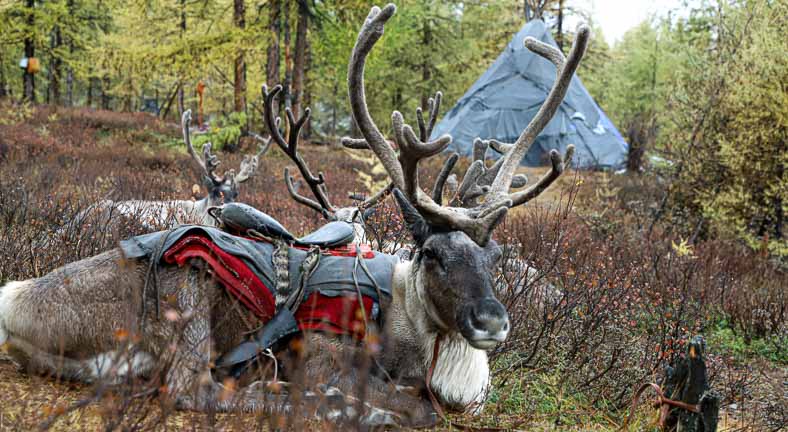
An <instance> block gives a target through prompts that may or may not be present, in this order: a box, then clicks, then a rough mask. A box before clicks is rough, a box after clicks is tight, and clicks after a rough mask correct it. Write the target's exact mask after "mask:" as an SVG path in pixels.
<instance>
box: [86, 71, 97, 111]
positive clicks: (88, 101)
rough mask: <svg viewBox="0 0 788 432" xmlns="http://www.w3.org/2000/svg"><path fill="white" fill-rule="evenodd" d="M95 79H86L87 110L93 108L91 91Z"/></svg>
mask: <svg viewBox="0 0 788 432" xmlns="http://www.w3.org/2000/svg"><path fill="white" fill-rule="evenodd" d="M95 84H96V78H93V77H90V78H89V79H88V100H87V106H88V108H93V89H94V88H95Z"/></svg>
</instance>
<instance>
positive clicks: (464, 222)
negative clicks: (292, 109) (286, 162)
mask: <svg viewBox="0 0 788 432" xmlns="http://www.w3.org/2000/svg"><path fill="white" fill-rule="evenodd" d="M395 10H396V7H395V6H394V5H391V4H390V5H388V6H386V7H385V8H383V9H382V10H381V9H379V8H377V7H374V8H372V10H371V12H370V13H369V15H368V17H367V19H366V21H365V23H364V25H363V27H362V28H361V30H360V33H359V35H358V39H357V41H356V44H355V46H354V48H353V54H352V57H351V60H350V64H349V71H348V87H349V95H350V101H351V108H352V113H353V116H354V118H355V120H356V122H357V124H358V125H359V128H360V130H361V132H362V134H363V136H364V138H365V140H366V142H367V144H368V146H369V148H370V149H372V151H374V153H375V155H376V156H377V157H378V158H379V159H380V161H381V162H382V164H383V165H384V167H385V168H386V171H387V173H388V175H389V177H390V178H391V181H392V183H393V185H394V189H393V195H394V197H395V198H396V201H397V203H398V205H399V207H400V210H401V212H402V216H403V219H404V221H405V223H406V225H407V227H408V229H409V231H410V233H411V234H412V237H413V239H414V242H415V245H416V251H415V256H414V257H413V259H412V260H410V261H406V262H399V261H398V260H396V259H392V258H393V257H386V256H385V255H383V254H377V255H375V256H377V257H380V258H381V259H382V260H383V261H386V262H388V263H389V266H388V267H385V268H383V270H381V271H382V272H383V273H385V274H389V275H390V276H389V279H388V280H385V281H383V280H381V282H382V284H387V285H388V286H390V292H391V295H390V297H388V296H381V297H379V300H380V307H381V309H382V310H383V312H384V313H381V316H382V318H381V321H380V324H381V331H382V334H381V336H380V337H381V339H380V340H379V341H378V342H376V339H375V338H374V337H373V336H374V333H373V332H372V331H370V332H365V333H364V337H363V339H362V340H361V341H360V342H361V343H351V342H348V341H343V340H340V339H337V338H334V337H332V336H330V335H328V334H324V333H321V332H308V331H307V332H303V333H302V334H300V335H299V336H295V339H294V341H300V342H299V343H290V344H287V345H285V346H279V347H274V348H275V351H276V352H275V353H272V354H275V355H276V357H278V358H279V359H280V362H285V363H287V364H288V365H290V364H291V363H288V360H287V359H291V358H296V359H298V358H300V359H301V360H302V361H299V362H292V367H290V366H287V367H285V368H284V371H286V372H287V375H286V377H287V378H288V379H293V380H295V381H297V382H302V383H306V384H307V387H309V386H310V385H314V384H316V383H325V384H329V385H330V386H331V387H330V388H328V389H326V387H322V388H323V389H324V391H323V396H324V397H325V398H324V399H331V397H332V396H335V395H337V394H345V395H349V396H348V398H347V399H345V400H346V401H350V402H348V403H346V404H345V405H343V407H342V409H341V410H340V411H341V412H340V415H341V416H343V417H344V418H350V419H352V420H355V421H361V422H364V423H366V424H405V425H425V424H430V423H433V422H434V421H435V412H436V411H439V409H440V406H444V407H450V408H454V409H460V410H468V411H470V412H479V411H480V410H481V408H482V406H483V403H484V400H485V397H486V394H487V390H488V386H489V384H490V371H489V365H488V359H487V353H486V352H485V350H487V349H491V348H492V347H494V346H495V345H496V344H498V343H500V342H502V341H504V340H505V339H506V337H507V335H508V333H509V318H508V315H507V311H506V309H505V308H504V306H503V305H502V304H501V303H500V302H499V301H498V300H497V299H496V298H495V295H494V291H493V285H494V282H493V271H494V269H495V267H496V265H497V262H498V260H499V259H500V256H501V251H500V248H499V247H498V245H497V244H496V243H495V241H494V240H492V234H493V231H494V230H495V228H496V226H498V225H499V224H500V223H501V221H502V220H503V219H504V217H505V216H506V214H507V212H508V210H509V209H510V208H512V207H515V206H519V205H523V204H525V203H526V202H528V201H529V200H530V199H532V198H534V197H535V196H536V195H538V193H539V192H541V191H542V190H544V189H545V188H546V187H548V186H549V185H550V184H551V183H552V182H553V181H555V180H556V178H558V176H559V175H560V174H561V173H562V172H563V170H564V167H565V162H566V161H565V160H564V159H562V158H561V156H560V155H559V154H558V153H557V152H555V151H554V152H552V153H551V155H550V156H551V161H552V165H553V166H552V169H551V170H550V172H549V173H548V174H547V175H545V176H544V177H543V178H541V179H540V180H539V181H538V182H537V183H536V185H534V186H532V187H531V188H529V189H526V190H524V191H519V192H515V193H511V192H510V187H511V185H512V183H513V181H514V178H515V169H516V168H517V166H518V165H519V162H520V160H521V159H522V158H523V156H524V155H525V154H526V152H527V151H528V148H529V146H530V145H531V144H532V143H533V141H534V140H535V138H536V136H537V135H538V134H539V132H540V131H541V130H542V129H543V128H544V127H545V126H546V125H547V123H548V122H549V120H550V118H551V117H552V116H553V115H554V114H555V111H556V110H557V109H558V107H559V105H560V103H561V100H562V99H563V97H564V95H565V93H566V91H567V88H568V86H569V83H570V80H571V78H572V75H573V73H574V71H575V69H576V68H577V66H578V64H579V62H580V58H581V57H582V54H583V52H584V50H585V47H586V44H587V41H588V35H589V31H588V29H587V28H586V27H581V28H580V29H579V31H578V34H577V38H576V40H575V43H574V45H573V47H572V50H571V52H570V55H569V57H568V59H566V60H565V59H564V56H563V54H562V53H561V52H560V51H558V50H557V49H555V48H552V47H550V46H547V45H545V44H542V43H541V42H538V41H536V40H533V39H526V46H527V47H528V48H529V49H531V50H533V51H535V52H537V53H539V54H540V55H542V56H544V57H546V58H548V59H549V60H550V61H552V62H553V63H554V64H555V65H556V67H557V69H558V76H557V79H556V82H555V84H554V87H553V89H552V91H551V92H550V95H549V97H548V98H547V100H546V101H545V103H544V105H543V106H542V108H541V109H540V111H539V113H538V114H537V115H536V117H535V118H534V119H533V120H532V121H531V123H529V125H528V126H527V128H526V129H525V130H524V131H523V133H522V135H521V136H520V138H519V139H518V140H517V142H515V143H514V144H513V146H512V147H511V148H509V149H508V150H507V152H506V154H505V155H504V157H503V158H502V161H501V162H500V164H497V165H496V166H498V168H496V169H497V172H496V174H495V175H494V176H492V177H493V178H492V180H491V181H490V182H489V189H488V190H486V193H484V194H482V195H479V196H477V198H483V202H481V203H479V204H478V205H470V204H467V203H465V204H464V205H463V206H457V207H450V206H444V205H442V203H441V200H440V199H437V200H436V199H433V198H431V197H430V196H428V195H427V194H426V193H425V192H424V191H422V189H421V188H420V186H419V177H418V164H419V162H420V161H421V160H422V159H425V158H429V157H432V156H434V155H436V154H438V153H440V152H441V151H443V150H444V149H445V148H446V147H447V146H448V145H449V143H450V141H451V138H450V137H448V136H443V137H440V138H439V139H437V140H435V141H429V142H425V141H424V140H421V139H419V137H417V136H416V134H415V133H414V132H413V129H412V128H411V127H410V126H408V125H405V124H404V122H403V119H402V115H401V114H400V113H399V112H396V111H395V112H394V113H393V115H392V123H393V136H394V141H395V142H396V144H397V146H398V147H399V150H400V152H399V154H397V153H396V152H395V150H394V148H393V147H392V146H391V145H390V144H389V143H388V142H387V141H386V139H385V138H384V137H383V135H382V134H381V132H380V131H379V129H378V127H377V126H376V125H375V123H374V122H373V120H372V118H371V117H370V114H369V110H368V108H367V105H366V97H365V91H364V80H363V72H364V64H365V60H366V57H367V55H368V54H369V52H370V51H371V49H372V47H373V46H374V44H375V43H376V42H377V41H378V40H379V39H380V37H381V36H382V35H383V30H384V25H385V23H386V22H387V21H388V20H389V19H390V18H391V17H392V16H393V14H394V13H395ZM291 120H292V118H291ZM291 145H292V142H291ZM567 156H569V154H568V155H567ZM567 159H568V158H567ZM468 175H470V174H469V173H467V172H466V177H467V176H468ZM463 182H465V180H463ZM477 186H478V183H477ZM230 206H232V204H231V205H230ZM200 229H201V230H213V229H211V228H200ZM210 232H212V233H213V234H212V235H215V236H217V237H220V236H222V237H223V236H229V235H228V234H222V233H221V232H219V231H218V230H214V231H210ZM254 232H257V231H254ZM171 233H172V232H164V233H157V234H155V235H156V236H158V237H155V238H157V239H158V238H161V239H162V242H164V241H165V240H167V236H168V235H170V234H171ZM248 233H251V234H254V233H252V231H249V232H248ZM223 238H224V237H223ZM226 238H228V241H230V242H232V243H234V244H240V243H243V244H246V245H249V246H250V247H256V248H264V247H265V248H270V246H261V243H260V242H254V241H253V240H248V239H246V238H240V237H226ZM175 240H177V239H175ZM175 240H174V241H175ZM298 244H299V243H298V241H297V240H296V241H293V243H291V246H290V250H289V253H290V254H295V253H296V251H295V250H294V249H293V246H297V245H298ZM300 244H301V245H302V246H303V244H304V242H301V243H300ZM160 247H161V246H160ZM123 250H127V249H123ZM123 250H121V249H115V250H112V251H109V252H106V253H103V254H101V255H97V256H95V257H92V258H89V259H85V260H82V261H79V262H75V263H72V264H69V265H66V266H64V267H61V268H59V269H57V270H55V271H53V272H52V273H50V274H48V275H46V276H44V277H42V278H38V279H31V280H26V281H20V282H11V283H9V284H7V285H5V286H3V287H2V289H0V342H3V341H6V340H7V341H8V342H9V345H10V353H11V354H12V356H13V357H14V358H15V359H16V360H17V361H18V362H19V363H20V364H22V365H24V366H25V367H28V368H31V369H34V370H43V371H47V372H50V373H55V374H59V375H62V376H66V377H70V378H75V379H82V380H85V381H95V380H100V379H109V378H113V377H114V378H115V379H118V377H123V376H128V375H140V376H146V375H150V374H152V373H154V372H155V371H157V370H158V368H160V367H161V365H162V364H164V365H166V367H165V368H164V369H163V381H164V385H165V386H166V387H164V388H166V389H167V394H169V395H171V396H172V397H173V398H174V399H175V401H176V403H177V406H179V407H181V408H185V409H195V410H230V409H240V410H261V409H264V410H265V409H268V410H271V409H274V408H275V405H278V404H280V403H282V404H285V406H284V408H285V410H286V411H288V412H293V410H296V409H299V410H307V408H306V407H307V406H309V403H310V401H313V400H314V398H313V395H314V393H310V392H305V393H298V392H296V393H292V394H289V395H283V394H281V393H280V394H277V393H272V392H270V391H266V387H265V386H264V385H262V384H260V383H254V384H252V385H249V386H247V387H244V388H241V389H240V390H234V389H233V388H231V387H227V386H224V385H223V384H221V383H219V382H217V380H216V379H215V377H214V375H213V374H212V371H211V367H212V365H213V361H214V356H212V353H228V352H234V351H235V348H233V347H234V346H235V347H238V346H239V345H238V344H239V342H241V343H242V345H243V343H246V342H249V341H248V340H247V339H246V338H245V337H244V336H243V331H244V330H247V329H248V328H255V327H258V326H260V325H261V324H263V323H261V322H260V320H255V318H254V317H253V316H251V315H252V314H251V313H249V311H248V310H244V309H243V306H240V307H239V305H238V301H237V300H236V299H234V298H233V297H232V296H231V295H230V294H228V291H227V290H225V289H223V287H222V286H220V285H219V284H218V283H217V281H216V279H215V278H211V277H208V276H207V275H206V272H204V271H200V270H198V268H197V267H198V266H197V264H198V263H195V265H185V264H187V263H188V261H183V262H181V264H183V265H182V266H175V265H164V264H162V265H161V268H160V269H158V270H156V268H157V267H158V264H159V262H157V260H158V259H159V254H157V253H155V252H151V253H148V254H141V255H139V258H136V259H124V253H123ZM311 250H315V249H314V248H311ZM301 253H303V252H301ZM315 256H323V258H322V259H323V260H326V259H328V256H327V255H315ZM356 256H357V257H358V255H356ZM356 259H357V260H358V261H357V262H362V263H363V260H359V259H358V258H356ZM323 263H324V262H323V261H319V264H317V267H316V269H317V271H318V272H319V271H320V265H322V264H323ZM285 264H287V263H285ZM362 267H363V264H362ZM348 268H351V269H352V268H353V267H352V266H351V267H348ZM329 270H331V269H329ZM335 271H338V268H336V269H335ZM343 271H345V270H343ZM349 271H351V272H352V271H353V270H349ZM151 276H152V277H153V278H154V285H155V287H152V286H150V284H149V281H150V279H149V278H150V277H151ZM339 276H341V277H344V278H348V277H349V276H350V275H347V274H342V275H339ZM217 277H218V276H217ZM368 277H369V279H371V280H373V281H374V274H373V275H371V276H370V275H368ZM355 278H356V275H355V274H354V275H353V279H354V280H355ZM307 279H308V278H307ZM156 281H158V283H156ZM375 286H376V287H377V283H375ZM154 288H155V289H154ZM293 288H294V287H292V286H290V287H287V286H285V287H284V289H286V290H287V289H293ZM277 292H278V291H277ZM296 292H297V291H296ZM359 295H360V294H359ZM300 299H301V297H298V296H296V297H294V298H293V297H290V296H288V297H287V299H284V302H283V304H285V305H288V304H289V301H290V300H295V301H296V302H299V301H301V300H300ZM278 302H279V300H277V304H278ZM285 310H287V309H286V308H285V309H279V308H277V316H280V315H279V313H280V312H282V313H284V312H283V311H285ZM365 313H366V312H364V313H363V314H365ZM363 314H362V315H363ZM363 316H364V321H365V322H369V320H368V319H367V317H368V316H367V315H363ZM274 319H276V317H275V318H274ZM244 323H246V325H248V327H247V326H246V325H245V324H244ZM268 325H270V323H269V324H268ZM268 325H266V326H264V327H263V331H265V328H266V327H267V326H268ZM370 326H374V323H371V322H370ZM121 329H128V330H129V331H131V332H132V336H127V335H126V334H125V333H123V332H120V331H119V330H121ZM242 345H240V346H242ZM261 348H263V347H261ZM222 358H224V355H223V356H222V357H221V358H220V359H219V360H221V359H222ZM347 361H349V362H350V363H347ZM218 363H220V364H221V361H219V362H218ZM348 364H350V365H352V366H351V367H350V368H348V367H347V366H348ZM370 365H374V367H372V366H370ZM370 369H371V370H372V373H370V372H368V371H369V370H370ZM419 382H422V383H423V382H426V385H425V388H424V389H423V392H424V393H421V394H418V395H417V394H412V393H410V392H402V391H398V389H397V387H396V386H395V384H397V383H401V384H407V385H409V386H412V385H413V384H414V383H419ZM359 392H361V393H359ZM425 393H426V395H427V396H430V397H429V398H428V397H427V396H425ZM351 395H352V396H351ZM352 397H356V398H357V399H352ZM430 399H432V400H433V401H434V402H433V403H432V404H431V403H430V402H429V400H430ZM332 400H333V399H332ZM359 400H363V401H366V402H367V403H366V404H363V403H360V402H359ZM353 401H355V402H353ZM318 405H320V404H319V403H318ZM315 410H317V411H318V412H319V413H322V414H324V415H325V416H326V417H328V418H336V417H335V414H336V413H335V412H334V411H333V410H329V411H328V412H326V411H320V409H319V407H318V408H315V409H314V410H313V409H312V408H309V409H308V411H309V412H310V413H314V411H315Z"/></svg>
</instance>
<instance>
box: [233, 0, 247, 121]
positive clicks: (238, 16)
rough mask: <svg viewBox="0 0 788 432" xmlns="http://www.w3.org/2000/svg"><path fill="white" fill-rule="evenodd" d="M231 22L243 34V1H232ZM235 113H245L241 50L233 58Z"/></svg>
mask: <svg viewBox="0 0 788 432" xmlns="http://www.w3.org/2000/svg"><path fill="white" fill-rule="evenodd" d="M234 4H235V7H234V9H233V22H234V23H235V26H236V27H238V29H240V30H241V31H242V32H243V29H244V28H246V5H245V4H244V0H234ZM233 91H234V93H233V95H234V100H235V112H244V111H246V59H245V56H244V50H243V48H240V49H239V50H238V54H237V56H236V57H235V83H234V86H233Z"/></svg>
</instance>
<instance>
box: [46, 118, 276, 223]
mask: <svg viewBox="0 0 788 432" xmlns="http://www.w3.org/2000/svg"><path fill="white" fill-rule="evenodd" d="M191 120H192V118H191V110H187V111H186V112H184V113H183V117H182V118H181V126H182V129H183V140H184V142H185V143H186V148H187V150H188V152H189V155H190V156H191V158H192V160H193V161H194V167H195V170H196V171H197V175H198V176H199V177H200V180H201V182H202V184H203V186H205V188H206V189H207V191H208V194H207V195H206V196H205V197H203V198H202V199H199V200H196V201H192V200H172V201H143V200H127V201H112V200H102V201H100V202H98V203H96V204H94V205H92V206H91V207H89V208H88V209H86V210H83V211H82V212H80V213H79V214H78V215H77V216H76V217H74V219H72V220H71V221H69V223H68V224H67V225H66V226H65V227H64V229H62V230H61V232H63V233H65V232H68V231H69V230H71V229H78V228H79V227H81V226H83V225H85V224H95V225H97V226H99V227H102V228H104V227H107V226H108V225H111V224H112V223H113V220H116V219H115V218H117V217H118V216H123V217H127V218H131V219H134V220H137V221H139V222H140V223H141V224H142V226H144V227H146V228H150V229H156V228H158V229H161V228H171V227H174V226H176V225H179V224H183V223H197V224H201V225H210V226H213V225H214V224H215V221H214V219H213V218H211V217H210V216H209V215H208V209H209V208H211V207H215V206H219V205H222V204H224V203H228V202H234V201H235V200H237V199H238V195H239V189H238V187H239V185H240V184H241V183H243V182H245V181H247V180H249V178H251V177H252V176H253V175H254V174H255V171H256V170H257V166H258V164H259V160H260V158H261V157H263V156H264V155H265V153H266V152H267V151H268V149H269V148H270V139H269V140H265V139H263V138H262V137H260V136H258V135H256V134H252V137H254V139H255V140H256V141H258V143H259V145H258V151H257V153H256V154H254V155H246V156H244V159H243V161H242V162H241V166H240V169H239V170H238V173H237V174H236V172H235V171H234V170H229V171H227V172H225V174H224V175H223V176H219V175H218V174H217V173H216V169H217V167H218V166H219V165H220V164H221V161H220V160H219V158H218V157H217V156H216V155H214V154H213V153H212V152H211V143H206V144H205V145H203V149H202V157H200V156H199V155H198V154H197V152H196V151H195V149H194V147H193V146H192V142H191V137H190V133H189V129H190V127H191Z"/></svg>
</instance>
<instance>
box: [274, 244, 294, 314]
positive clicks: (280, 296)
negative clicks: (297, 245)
mask: <svg viewBox="0 0 788 432" xmlns="http://www.w3.org/2000/svg"><path fill="white" fill-rule="evenodd" d="M272 242H273V244H274V252H273V254H272V255H271V264H273V266H274V272H276V298H275V304H276V310H277V311H278V310H280V309H281V308H282V306H284V304H285V303H286V302H287V299H288V298H289V297H290V253H289V251H290V245H289V244H287V243H285V242H284V241H282V240H272Z"/></svg>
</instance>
